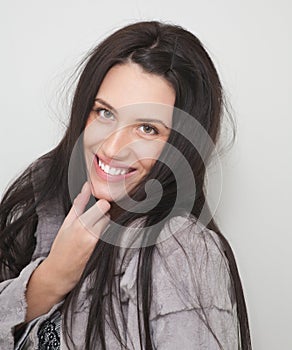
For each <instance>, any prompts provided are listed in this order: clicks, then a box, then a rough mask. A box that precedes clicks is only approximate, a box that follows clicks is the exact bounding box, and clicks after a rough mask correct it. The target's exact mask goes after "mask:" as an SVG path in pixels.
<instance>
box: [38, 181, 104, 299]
mask: <svg viewBox="0 0 292 350" xmlns="http://www.w3.org/2000/svg"><path fill="white" fill-rule="evenodd" d="M90 194H91V189H90V185H89V183H88V182H86V183H85V184H84V186H83V188H82V191H81V192H80V193H79V195H78V196H77V197H76V198H75V200H74V203H73V205H72V208H71V210H70V212H69V213H68V215H67V216H66V218H65V220H64V222H63V224H62V226H61V228H60V230H59V232H58V234H57V236H56V238H55V240H54V242H53V245H52V247H51V251H50V253H49V255H48V257H47V258H46V259H45V260H44V261H43V262H42V263H41V265H40V266H39V267H38V268H41V269H42V270H43V273H44V272H45V273H46V274H47V277H48V279H49V283H50V284H51V286H52V288H53V290H54V291H55V293H56V294H57V295H59V296H65V295H66V294H67V293H68V292H70V291H71V290H72V289H73V288H74V286H75V285H76V284H77V282H78V281H79V279H80V277H81V275H82V272H83V270H84V268H85V265H86V263H87V261H88V259H89V257H90V255H91V254H92V251H93V249H94V248H95V246H96V243H97V241H98V239H99V237H100V234H101V233H102V232H103V230H104V229H105V227H106V226H107V225H108V223H109V221H110V218H109V216H108V215H105V214H106V212H107V211H108V210H109V208H110V204H109V202H107V201H106V200H105V199H100V200H99V201H97V202H96V203H95V204H94V205H93V206H92V207H91V208H89V209H88V210H87V211H86V212H84V209H85V207H86V204H87V203H88V201H89V198H90Z"/></svg>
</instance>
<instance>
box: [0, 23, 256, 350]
mask: <svg viewBox="0 0 292 350" xmlns="http://www.w3.org/2000/svg"><path fill="white" fill-rule="evenodd" d="M127 62H134V63H137V64H139V65H140V66H141V67H142V68H143V69H144V71H146V72H148V73H152V74H156V75H159V76H161V77H163V78H164V79H166V80H167V81H168V82H169V83H170V84H171V85H172V87H173V88H174V90H175V93H176V100H175V107H177V108H178V109H181V110H183V111H185V112H186V113H188V114H189V115H191V116H192V117H193V118H195V119H196V120H197V121H198V122H199V123H200V125H202V127H203V128H204V129H205V130H206V131H207V134H208V135H209V138H210V139H211V140H212V141H213V143H214V144H216V143H217V141H218V137H219V135H220V128H221V125H222V116H223V111H224V97H223V91H222V86H221V83H220V80H219V77H218V74H217V72H216V69H215V67H214V65H213V63H212V61H211V59H210V57H209V55H208V53H207V52H206V50H205V49H204V47H203V45H202V44H201V42H200V41H199V40H198V39H197V38H196V37H195V36H194V35H193V34H191V33H190V32H188V31H186V30H185V29H183V28H181V27H180V26H176V25H169V24H165V23H160V22H156V21H150V22H139V23H135V24H131V25H128V26H126V27H124V28H122V29H120V30H118V31H116V32H115V33H113V34H112V35H110V36H109V37H108V38H107V39H105V40H104V41H103V42H101V43H100V44H99V45H98V46H97V47H96V48H95V49H94V50H92V52H90V54H89V55H88V57H87V58H86V60H85V61H84V63H85V67H84V69H83V71H82V73H81V76H80V79H79V82H78V84H77V88H76V92H75V95H74V98H73V103H72V110H71V118H70V122H69V126H68V128H67V131H66V133H65V136H64V137H63V139H62V140H61V141H60V143H59V144H58V146H57V147H56V148H55V149H53V150H52V151H50V152H49V153H47V154H46V155H45V156H43V157H42V159H43V160H44V161H45V164H46V169H47V170H46V176H43V175H42V176H41V172H40V174H39V175H38V173H37V171H38V168H37V166H36V169H35V170H34V171H35V172H36V175H35V177H36V179H37V180H36V181H35V184H34V187H33V186H32V183H31V180H30V179H31V172H32V166H31V167H29V168H28V169H27V170H26V171H25V172H24V173H23V174H22V175H21V176H20V177H19V178H18V179H17V180H16V181H15V182H14V183H12V185H11V186H10V187H9V188H8V190H7V191H6V193H5V194H4V196H3V199H2V202H1V206H0V263H1V269H0V273H1V279H2V280H3V279H7V278H13V277H15V276H17V275H18V274H19V273H20V271H21V270H22V269H23V268H24V267H25V266H26V265H27V264H28V263H29V261H30V260H31V257H32V254H33V251H34V247H35V243H36V242H35V237H34V232H35V229H36V226H37V222H38V217H37V213H36V207H37V206H38V205H40V204H41V203H45V202H46V201H48V200H50V199H52V198H56V197H57V198H60V201H61V202H62V208H63V210H64V213H65V214H66V213H68V211H69V209H70V206H71V200H70V194H69V190H68V168H69V159H70V157H71V154H72V151H73V148H74V146H75V145H76V142H77V140H78V138H79V137H80V135H81V134H82V132H83V130H84V128H85V125H86V121H87V118H88V115H89V113H90V111H91V109H92V107H93V104H94V99H95V96H96V94H97V92H98V89H99V87H100V85H101V83H102V81H103V79H104V77H105V75H106V74H107V72H108V71H109V69H110V68H111V67H113V66H114V65H116V64H125V63H127ZM174 123H177V125H179V123H180V121H179V117H175V116H174ZM180 127H181V128H182V129H183V128H184V125H181V126H180ZM185 131H186V132H187V134H188V135H189V136H190V139H192V138H195V137H196V136H197V135H196V133H195V132H194V133H193V135H192V131H189V130H185ZM168 143H169V144H173V145H174V146H175V148H176V149H178V150H179V151H180V152H181V154H182V155H183V156H184V157H185V158H186V160H187V161H188V163H189V164H190V166H191V168H192V169H193V177H194V179H195V183H196V195H195V200H194V203H193V205H192V207H191V214H192V215H193V216H194V217H196V218H199V217H200V214H201V212H202V209H203V208H205V209H204V210H207V214H208V213H209V214H210V215H209V216H210V220H207V222H206V226H207V228H209V229H210V230H213V231H214V232H216V234H217V235H218V237H219V239H220V241H221V243H222V246H223V254H225V256H226V258H227V259H228V263H229V269H230V273H231V280H232V284H233V288H234V293H235V299H236V304H237V315H238V320H239V326H240V327H239V339H240V342H241V348H242V349H251V342H250V333H249V326H248V318H247V311H246V305H245V300H244V295H243V290H242V285H241V281H240V277H239V273H238V270H237V266H236V262H235V258H234V255H233V252H232V250H231V248H230V245H229V244H228V242H227V241H226V239H225V238H224V236H223V235H222V233H221V232H220V230H219V228H218V226H217V225H216V223H215V221H214V219H213V218H212V215H211V213H210V210H209V209H208V205H207V201H206V198H205V192H204V180H205V174H206V162H208V160H209V159H210V157H211V154H212V151H213V149H212V147H209V146H208V147H207V143H206V144H204V139H203V140H202V145H203V146H202V149H203V150H204V157H203V158H204V159H203V158H202V154H201V152H202V150H200V151H199V150H197V149H195V147H193V146H192V142H189V141H188V140H186V138H185V137H183V136H182V135H181V134H180V133H178V132H175V131H172V132H171V134H170V136H169V140H168ZM204 145H205V146H206V147H205V149H204ZM80 147H81V149H82V145H81V146H80ZM165 156H168V155H167V150H165V151H163V152H162V156H161V157H162V158H161V159H163V157H165ZM81 161H82V162H83V164H84V159H83V160H82V152H81ZM172 162H173V167H175V166H176V164H177V162H178V159H176V158H175V157H173V160H172ZM36 164H37V163H36ZM42 174H43V173H42ZM85 176H86V174H84V178H85ZM151 179H157V180H158V181H159V182H160V183H161V184H162V187H163V196H162V198H161V200H160V201H159V203H158V205H157V206H156V207H155V210H154V209H150V210H149V211H147V212H146V213H143V214H141V212H139V210H137V211H135V210H131V212H128V211H125V210H120V207H119V206H115V205H113V207H112V209H111V210H112V212H111V214H113V217H114V218H115V221H116V222H117V223H119V224H121V225H123V226H125V227H127V226H128V225H129V224H130V223H131V222H133V221H134V220H135V219H139V218H144V222H145V226H147V227H149V230H148V231H147V237H148V238H149V239H150V237H151V240H152V241H153V237H154V242H155V239H156V238H157V237H158V235H159V230H157V227H160V228H162V226H163V224H164V222H163V218H165V217H167V215H168V214H169V213H171V211H172V208H173V206H174V203H175V200H176V190H177V188H176V186H177V184H176V181H175V178H174V176H173V174H172V172H171V170H170V168H169V167H167V166H165V164H164V163H163V161H161V162H160V161H157V162H156V163H155V165H154V166H153V168H152V169H151V171H150V173H149V174H148V175H147V176H146V177H145V178H144V179H143V181H142V183H141V184H139V186H138V187H137V188H136V189H135V191H134V192H133V193H132V194H131V195H132V197H133V198H134V199H135V200H136V201H137V203H139V201H144V200H145V184H146V182H148V181H149V180H151ZM185 180H186V181H185V186H186V188H187V189H188V191H189V188H190V187H189V186H190V184H191V183H190V182H188V179H185ZM35 192H37V194H38V196H37V200H35V199H34V198H35V196H34V193H35ZM137 205H139V204H137ZM187 205H189V202H188V201H187V200H186V201H185V202H184V201H181V202H180V203H179V205H178V208H180V210H183V209H184V208H185V207H186V206H187ZM206 208H207V209H206ZM133 209H135V208H133ZM154 213H155V215H153V214H154ZM179 213H180V212H179V211H178V212H176V213H175V214H179ZM207 217H208V215H207ZM160 223H161V224H160ZM152 225H156V226H155V227H156V230H155V231H154V230H151V226H152ZM159 225H160V226H159ZM106 233H107V234H108V235H109V236H110V237H113V236H114V232H111V228H109V229H108V231H107V232H106ZM146 239H147V238H146ZM154 250H155V244H148V245H147V244H146V246H144V247H141V248H139V264H138V269H137V289H138V290H140V291H141V300H140V301H141V304H142V310H143V318H142V320H141V319H140V318H139V331H140V344H141V348H145V349H152V348H153V345H152V342H151V336H150V326H149V312H150V305H151V267H152V258H153V253H154ZM126 253H127V249H126ZM126 253H125V254H126ZM118 254H119V247H118V245H115V244H110V243H107V242H106V241H105V240H99V241H98V243H97V245H96V247H95V250H94V252H93V254H92V255H91V257H90V259H89V261H88V263H87V265H86V267H85V270H84V273H83V275H82V277H81V279H80V281H79V283H78V284H77V285H76V287H75V288H74V289H73V290H72V291H71V292H70V293H69V294H68V295H67V297H66V300H65V303H64V305H63V311H64V313H65V320H66V322H65V327H64V328H65V334H66V339H67V336H68V338H70V332H69V325H68V324H67V316H68V314H69V310H70V308H71V309H72V308H73V307H74V305H76V302H77V298H78V295H79V293H80V290H81V287H82V285H83V284H84V281H85V279H86V278H88V276H89V275H90V278H91V282H92V283H91V289H90V291H88V298H90V295H91V296H92V295H94V296H95V297H94V298H91V299H90V309H89V315H88V323H87V329H86V344H85V345H86V349H94V348H96V345H97V342H100V344H101V346H102V348H103V349H106V342H105V334H104V329H105V328H104V327H105V325H104V323H105V310H106V304H107V307H108V309H109V313H110V315H111V317H112V320H113V322H112V323H113V325H112V326H113V329H114V334H116V336H117V338H118V339H119V340H120V342H121V345H122V339H121V337H120V335H119V331H118V328H117V326H116V321H115V313H114V310H113V306H112V305H113V302H112V296H111V293H109V294H108V298H104V294H105V290H106V289H107V290H113V288H114V281H115V279H116V278H117V276H116V272H117V266H116V262H117V257H118ZM96 266H98V269H97V268H96ZM138 296H139V293H138ZM72 321H73V320H72V318H71V326H72ZM142 332H144V334H145V336H144V338H143V337H142V335H141V334H142ZM214 336H215V338H216V335H214ZM66 341H69V339H67V340H66ZM218 344H219V345H220V342H219V341H218Z"/></svg>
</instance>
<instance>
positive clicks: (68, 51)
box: [0, 0, 292, 350]
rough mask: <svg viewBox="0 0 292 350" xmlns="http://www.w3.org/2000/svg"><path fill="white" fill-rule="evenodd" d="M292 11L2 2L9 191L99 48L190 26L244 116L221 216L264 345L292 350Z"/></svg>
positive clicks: (3, 148) (55, 130) (57, 128)
mask: <svg viewBox="0 0 292 350" xmlns="http://www.w3.org/2000/svg"><path fill="white" fill-rule="evenodd" d="M291 10H292V6H291V2H290V1H288V0H286V1H285V0H278V1H270V0H265V1H264V0H255V1H251V0H245V1H235V0H221V1H211V0H205V1H186V0H180V1H179V2H178V3H177V4H174V5H171V2H170V1H165V0H160V1H157V0H156V1H153V0H147V1H138V0H137V1H134V0H131V1H122V2H116V4H114V2H112V1H105V2H102V1H97V0H95V1H93V0H86V1H85V0H83V1H81V0H80V1H72V0H70V1H69V0H68V1H66V0H63V1H56V0H51V1H46V2H45V1H37V0H34V1H33V0H26V1H20V0H18V1H10V2H8V1H6V2H1V9H0V36H1V41H0V42H1V56H0V89H1V100H0V105H1V108H0V115H1V124H0V125H1V129H0V130H1V134H0V135H1V137H0V157H1V177H0V192H1V193H3V191H4V189H5V187H6V186H7V184H8V183H9V181H11V180H12V178H14V177H15V176H16V175H17V174H19V173H20V171H21V170H23V169H24V168H25V167H26V166H27V165H28V164H29V163H30V162H31V161H33V160H34V159H35V158H37V157H38V156H40V155H42V154H44V153H46V152H47V151H49V150H50V149H52V148H53V147H54V146H55V145H56V144H57V142H58V140H59V139H60V137H61V136H62V133H63V131H64V126H63V124H64V122H65V123H66V118H67V115H66V114H67V112H66V111H67V110H68V108H67V107H66V106H67V102H66V96H65V94H64V91H63V90H65V91H66V90H67V89H68V84H69V83H68V77H69V76H70V74H71V73H73V71H74V68H75V67H76V64H77V63H78V62H79V61H80V59H81V58H82V57H83V56H84V54H85V53H86V52H87V51H88V50H89V49H90V48H92V47H93V46H94V45H95V44H96V43H98V42H99V41H100V40H101V39H102V38H104V37H105V36H107V35H108V34H109V33H111V32H112V31H113V30H115V29H117V28H119V27H121V26H123V25H126V24H128V23H130V22H134V21H136V20H152V19H157V20H163V21H168V22H171V23H176V24H180V25H182V26H184V27H185V28H187V29H188V30H190V31H192V32H193V33H194V34H196V35H197V36H198V37H199V38H200V39H201V41H202V42H203V43H204V44H205V46H206V47H207V49H208V51H209V53H210V55H211V57H212V59H213V61H214V63H215V65H216V67H217V69H218V71H219V74H220V76H221V79H222V82H223V84H224V87H225V90H226V93H227V96H228V98H229V102H230V103H231V105H232V106H233V113H234V115H235V118H236V121H237V141H236V144H235V145H234V147H233V148H232V150H231V151H230V152H229V153H227V154H225V155H224V157H223V158H222V163H223V175H224V183H223V189H222V190H223V192H222V196H221V201H220V205H219V208H218V211H217V213H216V218H217V220H218V223H219V226H220V227H221V229H222V230H223V232H224V234H225V235H226V236H227V237H228V239H229V241H230V243H231V245H232V247H233V250H234V252H235V255H236V258H237V262H238V265H239V271H240V274H241V277H242V280H243V284H244V290H245V295H246V300H247V305H248V311H249V317H250V326H251V332H252V340H253V346H254V349H257V350H275V349H281V350H282V349H291V348H292V336H291V324H292V317H291V315H292V302H291V299H290V298H291V295H292V281H291V280H292V277H291V275H292V274H291V270H290V268H291V259H290V257H289V255H291V251H292V250H291V243H292V238H291V235H292V230H291V198H292V193H291V179H292V171H291V160H292V159H291V158H292V157H291V145H289V143H290V142H289V140H290V138H291V135H292V129H291V126H292V125H291V124H292V123H291V117H292V116H291V108H290V101H289V100H290V99H291V81H292V79H291V78H292V74H291V72H292V69H291V63H292V50H291V34H292V31H291ZM289 147H290V149H289ZM211 198H212V194H211Z"/></svg>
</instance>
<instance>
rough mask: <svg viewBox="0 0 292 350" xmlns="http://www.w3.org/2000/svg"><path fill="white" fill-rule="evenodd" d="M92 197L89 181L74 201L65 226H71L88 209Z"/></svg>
mask: <svg viewBox="0 0 292 350" xmlns="http://www.w3.org/2000/svg"><path fill="white" fill-rule="evenodd" d="M90 195H91V189H90V185H89V183H88V181H86V182H85V183H84V185H83V187H82V189H81V192H80V193H79V194H78V196H77V197H76V198H75V199H74V202H73V205H72V207H71V209H70V211H69V213H68V214H67V216H66V218H65V220H64V224H63V225H64V226H70V225H72V224H73V222H74V221H75V220H76V218H77V217H79V216H80V215H81V214H82V213H83V212H84V209H85V207H86V204H87V203H88V201H89V198H90Z"/></svg>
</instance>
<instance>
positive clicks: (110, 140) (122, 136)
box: [101, 127, 130, 160]
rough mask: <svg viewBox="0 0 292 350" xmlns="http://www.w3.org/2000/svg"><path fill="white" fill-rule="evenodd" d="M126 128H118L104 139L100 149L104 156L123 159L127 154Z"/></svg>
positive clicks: (128, 144)
mask: <svg viewBox="0 0 292 350" xmlns="http://www.w3.org/2000/svg"><path fill="white" fill-rule="evenodd" d="M127 129H128V128H127V127H122V128H119V129H118V130H115V131H114V132H113V133H111V134H110V135H108V136H107V137H106V138H105V139H104V141H103V142H102V146H101V149H102V152H103V154H104V155H105V156H106V157H108V158H110V159H116V160H123V159H126V158H127V157H128V156H129V154H130V138H129V133H128V130H127Z"/></svg>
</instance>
